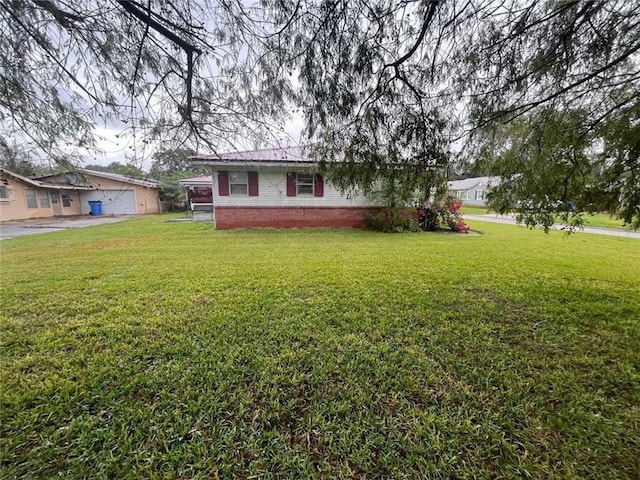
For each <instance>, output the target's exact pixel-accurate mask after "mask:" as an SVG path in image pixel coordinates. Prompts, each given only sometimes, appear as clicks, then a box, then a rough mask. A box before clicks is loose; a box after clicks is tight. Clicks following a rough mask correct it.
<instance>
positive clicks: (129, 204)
mask: <svg viewBox="0 0 640 480" xmlns="http://www.w3.org/2000/svg"><path fill="white" fill-rule="evenodd" d="M39 180H46V181H47V182H50V183H56V184H59V185H66V186H83V187H88V189H85V190H83V191H82V193H81V194H80V202H79V204H80V212H79V213H80V214H82V215H87V214H89V213H90V212H91V209H90V207H89V202H90V201H101V202H102V213H103V214H104V215H144V214H148V213H158V212H160V211H161V206H160V185H159V184H158V182H156V181H154V180H147V179H140V178H134V177H129V176H127V175H120V174H117V173H110V172H99V171H96V170H87V169H78V170H76V171H73V172H67V173H58V174H54V175H47V176H45V177H40V178H39Z"/></svg>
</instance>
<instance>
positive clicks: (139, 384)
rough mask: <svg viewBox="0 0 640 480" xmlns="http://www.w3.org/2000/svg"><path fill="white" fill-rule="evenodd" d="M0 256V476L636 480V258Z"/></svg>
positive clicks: (345, 236) (222, 250)
mask: <svg viewBox="0 0 640 480" xmlns="http://www.w3.org/2000/svg"><path fill="white" fill-rule="evenodd" d="M165 220H166V217H152V218H143V219H138V220H132V221H128V222H124V223H121V224H112V225H105V226H101V227H93V228H87V229H80V230H72V231H65V232H60V233H53V234H44V235H37V236H32V237H23V238H18V239H13V240H9V241H3V242H2V243H0V248H1V256H2V261H1V268H2V274H1V280H0V281H1V287H2V299H1V305H0V307H1V310H0V312H1V313H0V315H1V329H2V332H1V335H2V351H1V358H2V362H1V366H0V385H1V387H0V388H1V396H0V400H1V403H0V415H1V417H0V420H1V422H0V428H1V442H2V443H1V449H0V455H1V459H0V460H1V463H0V477H2V478H53V477H60V478H71V479H74V478H119V479H125V478H131V479H134V478H180V479H183V478H184V479H186V478H189V479H205V478H206V479H211V478H523V477H530V478H607V479H609V478H616V479H618V478H638V477H639V476H640V372H639V369H640V241H638V240H634V239H628V238H612V237H604V236H597V235H586V234H576V235H572V236H566V235H564V234H561V233H559V232H551V233H550V234H549V235H545V234H544V233H542V232H540V231H530V230H527V229H524V228H518V227H514V226H508V225H507V226H505V225H495V224H490V223H482V222H472V228H474V229H476V230H480V231H481V232H482V235H479V236H471V235H466V236H465V235H445V234H426V233H418V234H381V233H372V232H367V231H358V230H353V231H352V230H291V231H287V230H281V231H276V230H273V231H270V230H264V231H212V229H211V227H210V226H209V225H206V224H198V223H186V224H174V223H164V221H165Z"/></svg>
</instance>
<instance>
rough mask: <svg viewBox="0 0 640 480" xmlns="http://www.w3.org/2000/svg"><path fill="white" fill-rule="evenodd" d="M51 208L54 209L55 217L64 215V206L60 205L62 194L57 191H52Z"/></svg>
mask: <svg viewBox="0 0 640 480" xmlns="http://www.w3.org/2000/svg"><path fill="white" fill-rule="evenodd" d="M51 207H53V215H54V216H58V215H62V205H60V193H59V192H58V191H57V190H51Z"/></svg>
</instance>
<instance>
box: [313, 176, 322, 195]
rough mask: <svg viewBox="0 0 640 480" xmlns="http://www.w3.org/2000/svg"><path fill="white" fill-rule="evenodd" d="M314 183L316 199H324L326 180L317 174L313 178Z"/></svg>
mask: <svg viewBox="0 0 640 480" xmlns="http://www.w3.org/2000/svg"><path fill="white" fill-rule="evenodd" d="M313 183H314V184H315V185H314V189H313V195H314V196H316V197H324V179H323V178H322V175H320V174H319V173H316V174H315V175H314V176H313Z"/></svg>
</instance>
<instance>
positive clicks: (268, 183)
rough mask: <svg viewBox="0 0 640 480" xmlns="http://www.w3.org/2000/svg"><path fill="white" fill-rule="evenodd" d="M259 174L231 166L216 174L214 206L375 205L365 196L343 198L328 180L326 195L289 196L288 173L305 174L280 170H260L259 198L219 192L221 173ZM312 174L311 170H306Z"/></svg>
mask: <svg viewBox="0 0 640 480" xmlns="http://www.w3.org/2000/svg"><path fill="white" fill-rule="evenodd" d="M220 170H223V171H227V172H233V171H239V170H244V171H250V170H253V171H256V169H255V168H253V169H252V168H244V169H239V168H237V167H235V168H234V167H229V168H225V169H221V168H219V169H217V170H215V171H214V174H213V179H214V183H215V185H214V192H215V194H214V203H215V205H216V206H217V207H249V206H261V207H366V206H370V205H372V204H373V202H372V201H371V200H369V199H368V198H366V197H365V196H363V195H355V196H353V197H351V198H347V197H346V196H343V195H342V194H341V193H340V192H339V191H338V190H336V189H335V187H333V186H332V185H331V184H330V183H329V182H328V181H327V180H326V179H325V181H324V196H322V197H314V196H311V195H297V196H295V197H288V196H287V178H286V176H287V172H294V171H298V172H305V170H303V169H300V168H298V169H296V168H281V167H271V168H269V167H259V168H258V169H257V171H258V194H259V195H258V196H257V197H252V196H248V195H228V196H222V197H221V196H220V192H219V191H218V171H220ZM307 172H310V170H307Z"/></svg>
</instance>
